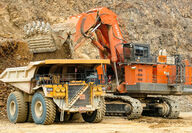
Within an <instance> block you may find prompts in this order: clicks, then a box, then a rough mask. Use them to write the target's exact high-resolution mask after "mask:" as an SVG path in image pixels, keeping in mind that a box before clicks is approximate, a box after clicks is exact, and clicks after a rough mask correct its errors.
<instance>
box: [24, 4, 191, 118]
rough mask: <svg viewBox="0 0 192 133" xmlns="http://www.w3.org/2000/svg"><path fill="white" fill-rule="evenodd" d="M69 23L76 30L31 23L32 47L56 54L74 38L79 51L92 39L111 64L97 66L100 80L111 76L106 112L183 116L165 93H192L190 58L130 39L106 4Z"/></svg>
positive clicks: (71, 18)
mask: <svg viewBox="0 0 192 133" xmlns="http://www.w3.org/2000/svg"><path fill="white" fill-rule="evenodd" d="M68 25H75V30H74V29H73V28H71V29H70V27H69V26H67V25H64V26H62V25H61V26H60V27H59V26H56V28H53V27H52V29H51V28H50V25H49V24H48V23H47V24H45V23H43V22H42V23H40V22H37V23H35V22H34V23H33V24H28V25H27V26H26V27H24V30H25V31H26V37H27V38H28V45H29V48H30V51H31V52H33V53H34V54H36V53H41V52H54V51H56V52H57V50H62V49H61V48H58V46H61V45H63V43H64V40H68V39H69V38H72V40H73V42H74V43H73V44H74V45H70V47H71V48H72V51H76V50H78V48H80V47H81V46H82V44H84V41H85V38H88V39H89V40H91V43H92V44H93V45H95V46H96V47H97V48H98V49H99V54H100V57H101V58H103V59H110V60H111V65H109V66H105V68H102V67H100V68H98V73H100V74H102V75H103V76H102V78H109V83H108V84H109V85H108V86H109V87H108V88H107V90H106V92H107V94H106V95H105V100H106V115H123V116H127V118H128V119H135V118H139V117H140V116H141V115H142V114H143V115H151V116H160V117H165V118H177V117H178V116H179V112H180V108H179V105H178V103H177V102H176V101H174V100H172V99H170V98H167V97H164V96H165V95H190V94H192V66H191V65H190V64H189V61H187V60H184V59H183V58H182V57H181V56H180V55H174V56H167V53H166V51H165V50H160V51H159V55H158V56H152V54H151V53H150V45H147V44H137V43H128V42H126V41H125V40H124V38H123V36H122V33H121V31H120V28H119V25H118V21H117V15H116V14H115V13H114V12H112V11H111V10H109V9H107V8H105V7H102V8H95V9H92V10H89V11H88V12H85V13H81V14H79V15H77V16H73V17H70V18H69V21H68ZM63 27H67V28H66V29H67V31H69V32H68V33H67V34H66V33H63V31H65V30H64V29H62V28H63ZM52 32H55V33H56V34H55V33H54V35H51V37H53V38H56V39H55V40H56V41H54V39H52V38H51V37H50V34H52ZM36 33H38V34H39V33H40V34H41V35H40V36H39V35H36ZM69 35H71V36H72V37H69ZM58 38H62V39H60V40H59V39H58ZM53 42H56V44H54V43H53ZM68 42H70V41H68ZM57 44H59V45H57ZM70 44H71V43H70ZM57 53H62V51H60V52H57ZM57 55H58V54H57ZM104 70H106V71H104ZM102 78H100V79H101V80H102Z"/></svg>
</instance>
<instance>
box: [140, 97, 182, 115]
mask: <svg viewBox="0 0 192 133" xmlns="http://www.w3.org/2000/svg"><path fill="white" fill-rule="evenodd" d="M146 104H147V106H146V107H145V108H144V111H143V115H146V116H157V117H164V118H168V119H177V118H178V117H179V114H180V109H179V105H178V103H176V102H175V101H174V100H172V99H170V98H166V97H150V98H147V103H146ZM159 105H160V106H159ZM162 105H163V106H162Z"/></svg>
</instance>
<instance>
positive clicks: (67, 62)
mask: <svg viewBox="0 0 192 133" xmlns="http://www.w3.org/2000/svg"><path fill="white" fill-rule="evenodd" d="M109 63H110V61H109V60H103V59H98V60H97V59H95V60H80V59H78V60H76V59H53V60H51V59H49V60H44V61H37V62H31V63H30V64H29V65H28V66H25V67H15V68H7V69H6V70H5V71H4V72H3V73H2V74H1V75H0V80H1V81H3V82H5V83H9V84H11V85H12V86H14V87H15V88H16V91H14V92H12V93H11V94H10V95H9V97H8V100H7V116H8V119H9V121H10V122H12V123H19V122H26V121H34V122H35V123H36V124H51V123H53V122H54V121H55V120H56V119H58V117H59V119H60V121H64V119H65V118H67V117H69V116H70V114H72V113H75V112H80V113H81V114H82V117H83V119H84V120H85V121H86V122H100V121H101V120H102V119H103V117H104V115H105V103H104V97H103V96H104V93H105V89H106V83H107V78H106V77H105V67H104V65H105V64H109ZM98 68H100V69H102V70H101V71H102V74H101V73H98ZM58 114H59V115H58Z"/></svg>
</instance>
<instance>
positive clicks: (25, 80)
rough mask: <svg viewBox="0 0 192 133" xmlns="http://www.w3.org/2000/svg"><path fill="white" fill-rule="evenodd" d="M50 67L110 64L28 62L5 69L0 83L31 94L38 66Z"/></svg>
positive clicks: (104, 60) (108, 62) (58, 60)
mask: <svg viewBox="0 0 192 133" xmlns="http://www.w3.org/2000/svg"><path fill="white" fill-rule="evenodd" d="M49 64H50V65H51V64H63V65H64V64H73V65H80V64H85V65H86V64H90V65H100V64H110V60H108V59H91V60H83V59H49V60H43V61H36V62H30V63H29V65H28V66H25V67H14V68H7V69H5V70H4V71H3V73H1V75H0V81H3V82H5V83H9V84H11V85H13V86H14V87H16V88H19V89H20V90H22V91H24V92H26V93H32V92H31V80H32V79H33V78H34V76H35V73H36V71H37V69H38V67H39V66H41V65H49Z"/></svg>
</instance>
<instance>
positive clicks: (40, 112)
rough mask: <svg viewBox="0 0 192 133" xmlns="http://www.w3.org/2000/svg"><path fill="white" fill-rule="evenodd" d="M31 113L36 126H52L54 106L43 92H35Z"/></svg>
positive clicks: (54, 113)
mask: <svg viewBox="0 0 192 133" xmlns="http://www.w3.org/2000/svg"><path fill="white" fill-rule="evenodd" d="M31 112H32V117H33V121H34V122H35V123H36V124H44V125H48V124H52V123H53V122H54V120H55V116H56V105H55V103H54V102H53V100H52V99H50V98H47V97H45V96H44V94H43V92H36V93H35V94H34V96H33V98H32V103H31Z"/></svg>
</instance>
